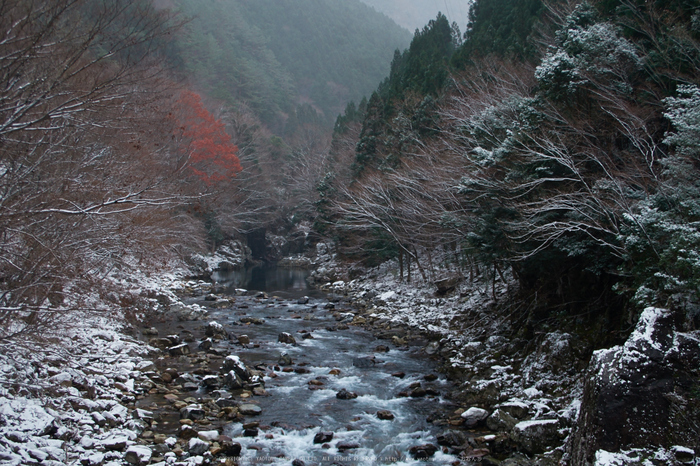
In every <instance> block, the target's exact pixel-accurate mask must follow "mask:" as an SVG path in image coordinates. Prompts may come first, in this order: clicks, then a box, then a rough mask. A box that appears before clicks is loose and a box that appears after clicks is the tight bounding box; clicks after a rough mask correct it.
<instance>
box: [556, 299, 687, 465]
mask: <svg viewBox="0 0 700 466" xmlns="http://www.w3.org/2000/svg"><path fill="white" fill-rule="evenodd" d="M682 322H683V316H678V315H676V314H674V313H673V312H672V311H669V310H666V309H659V308H647V309H645V310H644V312H643V313H642V315H641V316H640V318H639V321H638V323H637V325H636V327H635V329H634V331H633V332H632V334H631V335H630V336H629V338H628V339H627V341H626V342H625V343H624V344H623V345H619V346H615V347H613V348H610V349H604V350H598V351H596V352H594V353H593V356H592V357H591V362H590V365H589V369H588V374H587V377H586V382H585V384H584V389H583V398H582V401H581V408H580V411H579V417H578V421H577V422H576V424H575V426H574V428H573V431H572V433H571V437H570V443H569V444H568V448H567V450H568V451H569V454H570V458H571V459H570V461H571V462H570V464H572V465H574V464H586V463H592V462H593V461H594V460H595V453H596V451H598V450H605V451H608V452H619V451H622V450H630V449H634V448H644V447H649V446H657V447H663V448H665V449H667V450H668V449H670V448H672V447H673V446H676V445H683V446H685V447H689V448H693V449H695V451H699V449H700V437H698V435H697V426H698V425H700V409H699V408H700V400H698V396H697V391H696V390H697V380H698V377H699V376H700V370H699V369H698V368H700V339H698V337H697V332H688V333H685V332H683V331H681V329H680V326H681V325H682ZM694 390H695V392H694Z"/></svg>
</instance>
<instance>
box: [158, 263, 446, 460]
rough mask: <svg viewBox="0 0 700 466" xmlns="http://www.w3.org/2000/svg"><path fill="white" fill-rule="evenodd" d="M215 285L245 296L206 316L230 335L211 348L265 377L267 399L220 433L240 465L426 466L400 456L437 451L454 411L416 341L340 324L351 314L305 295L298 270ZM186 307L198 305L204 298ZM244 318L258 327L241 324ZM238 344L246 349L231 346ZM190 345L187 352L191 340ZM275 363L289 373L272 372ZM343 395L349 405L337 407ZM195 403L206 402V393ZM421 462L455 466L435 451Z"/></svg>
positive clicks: (333, 302) (338, 303) (172, 327)
mask: <svg viewBox="0 0 700 466" xmlns="http://www.w3.org/2000/svg"><path fill="white" fill-rule="evenodd" d="M216 278H217V279H218V284H217V285H218V290H221V291H223V294H224V295H226V294H227V293H228V294H231V293H234V292H235V289H236V288H241V285H246V286H248V287H249V293H247V295H245V296H240V295H238V296H235V298H231V299H232V300H234V302H233V306H232V307H230V308H223V309H217V308H215V307H213V308H211V309H210V310H209V315H208V317H207V318H208V319H209V320H214V321H217V322H219V323H221V324H223V325H224V327H225V328H226V330H227V331H228V332H229V336H230V340H229V341H222V342H221V343H220V346H219V349H221V348H222V346H221V345H223V348H224V349H227V351H228V352H230V353H232V354H236V355H238V356H239V357H240V358H241V359H242V360H243V361H244V362H245V363H246V364H247V365H249V366H255V367H258V368H260V367H264V368H266V374H267V376H266V377H265V389H266V391H267V392H268V394H269V396H255V397H252V398H251V399H250V400H252V401H253V402H254V403H255V404H257V405H259V406H260V408H262V413H261V414H259V415H258V416H255V417H250V418H246V420H245V421H243V422H233V423H229V424H225V425H224V426H223V432H222V433H223V434H225V435H228V436H230V437H232V438H234V440H235V441H236V442H239V443H240V444H241V445H242V446H243V450H242V454H241V459H240V464H242V465H245V464H279V465H289V464H290V462H291V461H292V460H300V461H303V462H304V463H305V464H306V465H307V466H308V465H312V464H315V465H332V464H336V465H368V466H369V465H380V464H395V465H408V464H425V463H424V462H422V461H418V460H415V459H414V458H412V457H411V455H409V449H410V448H411V447H415V446H419V445H424V444H433V445H437V442H436V436H437V435H438V434H440V433H442V432H444V431H445V429H446V426H445V424H446V422H445V419H447V418H448V417H449V415H450V413H452V412H453V411H454V410H455V409H456V408H455V406H453V405H452V404H451V403H450V402H449V401H448V400H446V399H445V398H444V396H443V395H444V394H446V393H449V392H450V391H451V390H452V389H453V387H452V386H451V383H450V382H449V381H447V380H446V379H445V378H444V376H442V375H439V374H437V373H435V372H434V365H435V364H436V362H435V361H434V360H431V359H429V358H428V357H427V356H426V355H425V353H424V352H423V351H422V348H423V345H424V343H425V342H416V344H415V345H411V344H408V345H405V346H395V345H393V344H392V342H391V340H386V339H378V338H377V337H376V336H375V335H374V334H373V333H372V332H371V331H369V330H366V329H363V328H361V327H359V326H354V325H348V324H350V322H351V321H352V320H353V317H354V316H355V314H354V313H353V312H352V309H350V308H349V307H348V306H347V305H346V304H344V303H343V302H342V300H339V299H338V298H337V297H335V298H334V297H332V296H325V295H323V294H322V293H319V292H313V290H309V289H308V288H307V287H306V281H305V280H304V278H305V272H304V271H302V270H298V269H297V270H293V269H292V270H290V269H268V270H265V271H262V273H261V272H253V271H250V272H248V273H244V274H238V275H234V276H231V275H229V276H228V277H223V276H218V277H216ZM258 291H259V292H262V291H264V292H266V293H267V294H268V295H267V296H269V297H261V295H260V294H259V293H256V292H258ZM239 293H240V292H239ZM256 295H257V297H256ZM301 296H306V297H304V298H301V299H300V297H301ZM309 296H310V297H309ZM307 299H308V300H307ZM192 301H193V302H197V303H199V304H202V305H204V304H207V302H206V301H205V300H204V298H203V297H199V298H193V299H192ZM246 318H257V319H263V320H264V322H263V323H258V324H252V323H247V324H246V323H243V322H241V320H242V319H243V320H244V321H245V320H246ZM176 324H177V325H179V328H176ZM190 324H195V325H189V326H187V325H183V323H175V322H171V323H166V324H163V325H164V326H165V327H167V328H163V331H177V330H180V331H182V330H183V329H185V330H187V329H188V327H189V329H190V330H191V331H193V332H197V331H199V333H200V334H201V327H202V325H201V324H202V323H201V322H198V323H190ZM282 332H286V333H288V334H290V335H293V336H294V338H295V340H296V344H288V343H281V342H279V341H278V336H279V335H280V334H281V333H282ZM243 335H245V336H247V338H249V339H250V343H249V344H246V345H240V344H238V340H239V337H241V336H243ZM196 337H197V339H199V338H201V335H196ZM385 337H386V335H385ZM190 346H191V347H192V350H193V351H196V341H195V342H193V343H190ZM284 354H287V355H288V356H289V357H291V359H292V361H293V364H292V365H289V366H286V367H281V366H280V365H279V364H278V361H279V359H280V357H281V356H282V355H284ZM419 386H420V387H419ZM418 387H419V389H418V390H416V388H418ZM343 389H345V390H347V391H348V392H354V393H356V394H357V395H358V396H357V398H354V399H339V398H337V397H336V394H337V393H338V392H340V391H341V390H343ZM411 395H413V396H411ZM194 396H195V397H199V398H200V399H201V398H202V397H206V396H207V392H206V389H204V388H200V389H199V390H198V391H197V392H196V394H195V395H194ZM151 401H152V400H151ZM380 411H383V412H384V415H383V416H382V417H392V416H393V419H391V420H388V419H380V418H379V417H378V412H380ZM386 412H388V413H390V416H387V414H386ZM438 420H440V421H438ZM250 422H252V423H253V425H254V427H255V428H259V430H258V434H257V435H255V436H251V437H249V436H246V435H245V434H246V429H245V428H244V425H246V426H247V427H250V425H247V424H248V423H250ZM439 424H442V425H439ZM320 432H332V433H333V438H332V440H329V441H325V442H322V443H314V438H315V437H316V436H317V434H319V433H320ZM248 434H249V435H250V431H249V432H248ZM429 461H430V464H451V463H455V462H457V463H459V461H458V458H457V457H456V456H454V455H450V454H445V453H443V452H442V451H441V450H438V451H437V452H436V453H435V454H434V456H433V457H432V458H431V459H430V460H429ZM297 464H302V463H300V462H297Z"/></svg>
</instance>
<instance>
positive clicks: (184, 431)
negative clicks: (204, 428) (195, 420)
mask: <svg viewBox="0 0 700 466" xmlns="http://www.w3.org/2000/svg"><path fill="white" fill-rule="evenodd" d="M198 435H199V434H198V433H197V431H196V430H195V429H194V428H193V427H192V426H188V425H187V424H183V425H181V426H180V428H179V429H178V430H177V436H178V437H180V438H181V439H183V440H189V439H191V438H194V437H197V436H198Z"/></svg>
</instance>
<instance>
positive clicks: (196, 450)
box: [187, 437, 209, 456]
mask: <svg viewBox="0 0 700 466" xmlns="http://www.w3.org/2000/svg"><path fill="white" fill-rule="evenodd" d="M187 451H188V452H189V454H190V455H192V456H198V455H203V454H204V453H206V452H208V451H209V442H205V441H204V440H202V439H200V438H198V437H192V438H191V439H190V441H189V443H188V444H187Z"/></svg>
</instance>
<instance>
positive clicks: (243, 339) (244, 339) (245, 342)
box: [238, 335, 250, 345]
mask: <svg viewBox="0 0 700 466" xmlns="http://www.w3.org/2000/svg"><path fill="white" fill-rule="evenodd" d="M238 343H240V344H241V345H249V344H250V337H249V336H248V335H239V336H238Z"/></svg>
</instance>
